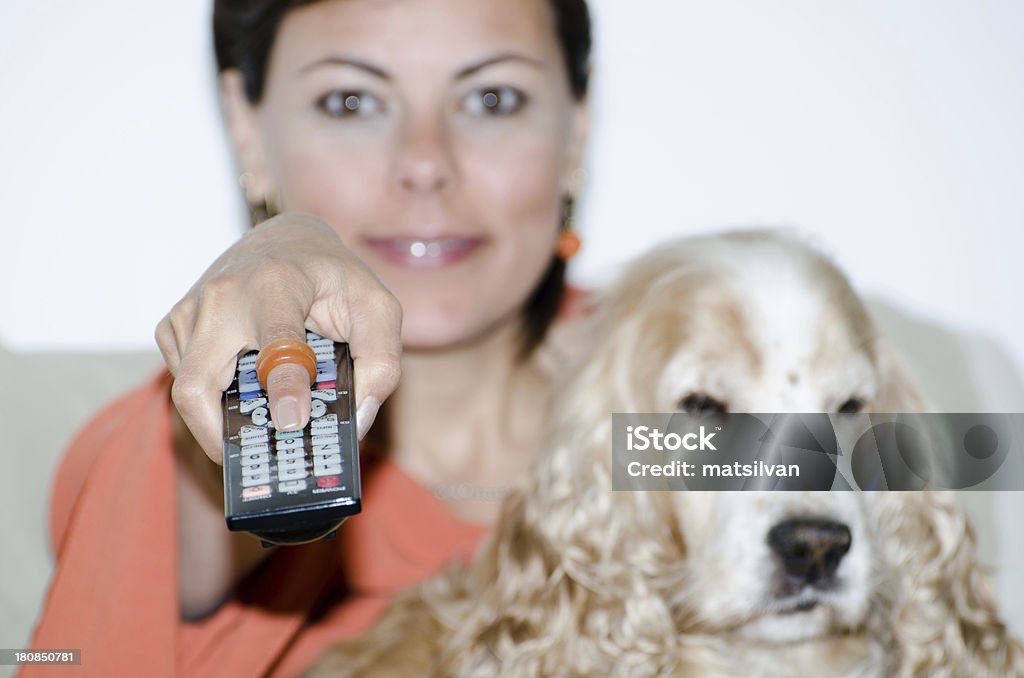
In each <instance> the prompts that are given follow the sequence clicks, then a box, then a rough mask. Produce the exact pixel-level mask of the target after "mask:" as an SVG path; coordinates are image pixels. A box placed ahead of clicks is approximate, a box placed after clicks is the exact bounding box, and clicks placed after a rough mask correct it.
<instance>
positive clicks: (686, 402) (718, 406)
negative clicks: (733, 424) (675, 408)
mask: <svg viewBox="0 0 1024 678" xmlns="http://www.w3.org/2000/svg"><path fill="white" fill-rule="evenodd" d="M679 409H680V410H682V411H683V412H686V413H687V414H690V415H693V416H695V417H713V416H716V415H719V414H725V413H726V412H728V411H729V408H728V407H726V405H725V403H723V402H722V401H720V400H715V399H714V398H712V397H711V396H709V395H708V394H706V393H691V394H690V395H688V396H686V397H685V398H683V399H682V400H680V401H679Z"/></svg>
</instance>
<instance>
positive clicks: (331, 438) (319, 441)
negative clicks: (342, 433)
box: [309, 433, 338, 448]
mask: <svg viewBox="0 0 1024 678" xmlns="http://www.w3.org/2000/svg"><path fill="white" fill-rule="evenodd" d="M309 442H310V444H311V445H312V446H313V447H314V448H315V447H316V446H317V445H330V444H331V443H337V442H338V436H337V435H336V434H334V433H332V434H331V435H328V436H311V437H310V439H309Z"/></svg>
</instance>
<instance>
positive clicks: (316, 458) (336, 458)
mask: <svg viewBox="0 0 1024 678" xmlns="http://www.w3.org/2000/svg"><path fill="white" fill-rule="evenodd" d="M340 463H341V455H340V454H315V455H313V464H314V465H316V464H319V465H320V466H324V465H326V464H340Z"/></svg>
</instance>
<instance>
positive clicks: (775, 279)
mask: <svg viewBox="0 0 1024 678" xmlns="http://www.w3.org/2000/svg"><path fill="white" fill-rule="evenodd" d="M586 322H587V323H588V326H587V331H586V332H585V333H584V335H586V336H590V337H595V338H596V340H595V341H594V342H593V346H592V349H591V350H590V352H589V354H588V355H587V356H586V358H585V359H584V360H582V362H581V365H580V367H579V369H577V370H574V371H573V376H572V377H571V378H570V380H569V382H568V383H567V384H566V386H565V388H564V390H563V392H562V393H561V395H560V396H559V397H558V399H557V403H558V404H557V406H556V410H557V411H556V412H555V413H554V415H553V423H552V425H551V429H552V430H551V435H550V443H551V444H550V447H549V449H548V450H546V452H545V453H544V454H543V455H541V456H540V457H539V459H538V461H537V463H536V464H535V467H534V470H533V473H532V475H531V476H530V478H529V480H528V482H527V484H526V485H525V486H524V487H522V488H521V489H519V490H517V491H515V492H513V493H512V494H511V495H510V496H508V497H507V498H506V501H505V504H504V507H503V514H502V517H501V519H500V520H499V522H498V524H497V526H496V529H495V530H494V533H493V536H492V537H491V538H490V540H489V541H488V542H487V543H486V544H485V545H484V547H483V551H482V553H481V555H480V557H479V559H478V560H477V561H476V562H475V564H473V565H472V566H470V567H468V568H465V569H458V570H453V571H451V572H448V573H446V574H444V575H442V576H439V577H437V578H435V579H432V580H430V581H427V582H426V583H424V584H422V585H421V586H419V587H417V588H414V589H412V590H409V591H408V592H405V593H403V594H402V595H400V596H399V597H398V599H397V600H396V601H395V602H394V604H393V605H392V606H391V608H390V609H389V610H388V612H386V613H385V614H384V616H383V618H382V619H381V620H380V621H379V622H378V623H377V625H376V626H375V627H374V628H373V629H372V630H371V631H370V632H369V633H367V634H366V635H365V636H364V637H362V638H359V639H356V640H352V641H347V642H344V643H341V644H339V645H337V646H335V647H334V648H332V649H331V650H330V651H329V652H328V654H327V655H326V656H325V657H324V658H323V659H322V661H321V662H320V663H319V664H318V665H317V666H316V667H315V669H314V670H313V671H312V672H311V673H310V674H309V675H310V676H317V677H320V676H388V677H396V678H402V677H406V676H409V677H411V676H417V677H420V676H472V677H480V678H484V677H486V678H491V677H492V676H602V677H604V676H623V677H629V678H634V677H639V676H801V677H805V676H848V675H849V676H970V677H974V676H1012V675H1017V676H1020V675H1024V649H1022V646H1021V644H1020V642H1019V641H1017V640H1015V639H1014V638H1012V637H1010V636H1009V635H1008V633H1007V631H1006V629H1005V627H1004V625H1003V624H1002V623H1001V622H1000V620H999V618H998V616H997V613H996V607H995V605H994V602H993V598H992V594H991V593H990V591H989V588H988V584H987V580H986V577H985V574H984V573H983V572H982V571H981V570H980V569H979V567H978V565H977V563H976V562H975V556H974V537H973V534H972V531H971V528H970V526H969V525H968V522H967V520H966V517H965V515H964V513H963V511H962V510H961V509H960V508H959V507H958V506H957V504H956V503H955V502H954V500H953V498H952V497H951V496H950V495H949V494H947V493H940V492H873V493H859V492H729V493H726V492H613V491H612V489H611V459H610V457H611V455H610V449H611V442H610V441H611V416H610V415H611V413H612V412H666V411H674V410H687V411H690V412H694V413H698V414H701V413H715V412H724V411H730V412H786V411H795V412H839V411H842V412H855V411H861V410H863V411H875V412H878V411H891V412H912V411H923V410H922V408H923V403H922V401H921V400H920V399H919V397H918V396H917V395H916V393H915V390H914V388H913V386H912V385H911V383H910V382H909V380H908V379H907V377H906V376H905V375H904V373H903V372H902V370H901V369H900V367H899V366H898V364H897V362H896V360H895V359H894V357H893V356H892V355H891V354H890V352H889V351H888V350H887V349H886V347H885V345H884V344H883V343H882V342H881V341H880V340H879V338H878V337H877V335H876V334H875V330H874V329H873V326H872V323H871V320H870V318H869V317H868V314H867V312H866V311H865V309H864V307H863V305H862V304H861V302H860V301H859V300H858V298H857V296H856V295H855V294H854V292H853V291H852V289H851V288H850V286H849V284H848V283H847V281H846V280H845V278H844V277H843V276H842V274H841V273H839V272H838V271H837V270H836V268H835V267H834V266H833V265H832V264H831V263H829V262H828V261H827V260H826V259H825V258H824V257H822V256H821V255H819V254H817V253H816V252H814V251H812V250H811V249H809V248H807V247H805V246H803V245H801V244H799V243H798V242H796V241H795V240H793V239H791V238H788V237H783V236H780V235H777V234H773V233H766V232H759V231H745V232H735V233H727V234H724V235H718V236H708V237H699V238H691V239H686V240H682V241H679V242H676V243H672V244H669V245H666V246H662V247H659V248H658V249H657V251H655V252H654V253H652V254H650V255H648V256H645V257H643V258H641V259H640V260H638V261H636V263H634V264H633V265H631V266H630V267H629V269H628V270H627V271H626V272H625V274H624V275H623V276H622V277H621V279H620V280H619V281H618V282H617V283H616V284H615V285H613V286H612V287H611V288H610V289H608V290H607V291H606V292H605V293H603V294H602V295H601V298H600V300H599V303H597V304H596V311H595V312H594V313H593V314H592V315H591V316H590V317H589V318H588V319H587V321H586Z"/></svg>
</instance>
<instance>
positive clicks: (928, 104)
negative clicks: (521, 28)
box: [0, 0, 1024, 628]
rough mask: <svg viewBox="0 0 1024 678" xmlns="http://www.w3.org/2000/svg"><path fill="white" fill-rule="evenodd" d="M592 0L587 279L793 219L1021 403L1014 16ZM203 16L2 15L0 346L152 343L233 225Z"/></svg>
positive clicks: (939, 348) (931, 342)
mask: <svg viewBox="0 0 1024 678" xmlns="http://www.w3.org/2000/svg"><path fill="white" fill-rule="evenodd" d="M592 2H593V9H594V14H595V19H596V28H597V35H596V37H597V44H598V50H597V54H596V64H595V67H596V73H597V79H596V82H595V89H594V101H593V103H594V112H595V117H596V127H595V130H594V140H593V141H594V143H593V146H592V153H591V157H590V162H589V168H588V173H587V176H588V181H587V187H588V190H587V195H586V196H585V200H584V201H583V209H582V213H581V216H580V223H581V226H582V230H583V235H584V238H585V241H584V250H583V251H582V253H581V255H580V257H579V258H578V261H577V263H576V264H575V266H576V268H575V270H574V271H573V275H574V276H575V277H576V279H577V280H578V281H580V282H583V283H587V282H594V281H598V280H600V279H602V278H603V277H604V276H605V275H607V273H608V272H609V271H610V270H611V269H612V268H614V266H615V265H616V264H618V263H620V262H621V261H623V260H624V259H625V258H627V257H629V256H630V255H632V254H634V253H636V252H638V251H640V250H642V249H644V248H646V247H648V246H650V245H651V244H652V243H654V242H656V241H657V240H659V239H660V238H663V237H666V236H670V235H676V234H684V233H690V232H695V231H700V230H707V229H714V228H720V227H724V226H737V225H739V226H743V225H754V224H770V225H788V226H791V227H793V228H795V229H797V230H799V231H800V232H803V233H806V234H807V235H808V237H810V238H811V239H812V240H813V241H815V242H817V243H818V244H819V245H820V246H821V247H823V248H824V249H825V250H826V251H828V252H830V253H832V254H833V255H834V257H835V258H836V259H837V261H838V262H839V263H840V265H841V266H842V267H843V268H844V269H845V270H846V271H847V272H848V273H849V274H850V276H851V277H852V279H853V280H854V282H855V284H856V285H857V287H858V288H859V289H860V290H861V291H862V292H863V293H864V294H865V295H866V296H867V297H868V298H869V300H870V301H871V304H872V307H873V308H874V310H875V311H876V313H877V314H878V316H879V318H880V320H881V321H882V324H883V326H884V327H885V328H886V330H887V331H889V332H890V333H891V334H892V335H893V337H894V339H895V340H896V342H897V344H899V345H900V346H901V347H902V348H903V350H904V351H905V352H907V353H908V354H909V355H910V358H911V362H912V363H913V367H914V368H915V371H917V372H918V374H919V376H920V377H921V379H922V381H923V382H924V383H925V386H926V388H928V389H929V391H930V393H931V395H932V398H933V400H934V401H935V402H936V403H937V405H938V406H939V407H940V408H941V409H945V410H967V409H990V410H1004V411H1024V386H1022V377H1021V374H1022V372H1024V312H1022V310H1024V307H1022V304H1021V302H1020V300H1019V298H1018V295H1019V294H1020V291H1021V290H1022V289H1024V267H1022V266H1021V252H1022V251H1024V198H1022V194H1024V124H1022V123H1021V121H1024V87H1022V83H1024V42H1022V41H1021V39H1020V36H1021V34H1022V31H1024V3H1021V2H1018V1H1016V0H991V1H989V2H985V3H968V2H950V1H941V0H904V1H901V2H891V1H883V0H864V1H861V2H856V3H853V2H838V1H837V0H799V1H797V0H779V1H776V2H772V3H749V2H739V1H738V0H715V2H697V1H696V0H686V1H678V0H676V1H671V2H669V1H658V0H629V1H628V2H627V1H624V0H592ZM210 4H211V3H210V2H209V0H178V1H177V2H175V3H149V2H137V1H136V2H130V1H129V0H104V1H103V2H90V3H82V2H70V1H67V0H65V1H64V2H47V3H41V2H31V1H30V0H5V1H4V2H3V3H2V4H0V123H2V124H0V206H2V211H3V215H4V218H3V223H2V224H0V235H2V241H0V242H2V243H3V244H2V245H0V252H2V255H0V256H2V265H0V290H2V292H0V342H2V343H3V344H5V345H6V346H7V347H8V348H14V349H20V350H38V349H101V350H108V349H128V348H133V349H134V348H149V347H152V346H153V342H152V330H153V327H154V326H155V325H156V323H157V321H158V320H159V319H160V317H161V316H162V315H163V314H164V313H165V312H166V311H167V310H168V309H169V308H170V306H171V305H172V304H173V303H174V301H176V300H177V299H178V298H179V297H180V296H181V295H182V294H183V293H184V292H185V290H186V289H187V288H188V287H189V285H190V284H191V282H192V281H193V280H194V279H195V278H196V277H197V276H198V275H199V274H200V273H201V271H202V270H203V269H204V268H205V267H206V266H207V265H208V264H209V262H210V261H212V260H213V258H214V257H215V256H216V255H217V254H218V253H219V252H220V251H221V250H223V249H224V248H225V247H226V246H227V245H228V244H229V243H230V242H231V241H232V240H233V239H235V238H236V237H237V236H238V234H239V233H240V232H241V229H242V227H243V223H244V212H243V209H242V203H241V199H240V197H239V195H238V191H237V186H236V184H235V174H234V170H233V167H232V164H231V161H230V159H229V156H228V153H227V146H226V140H225V135H224V134H223V133H222V128H221V122H220V118H219V114H218V109H217V106H216V102H215V100H214V98H213V95H214V86H213V77H212V73H213V57H212V50H211V48H210V46H209V44H210V38H209V19H208V13H209V5H210ZM972 501H975V502H977V503H979V505H983V510H986V511H990V512H991V513H992V515H993V516H994V519H995V521H996V522H995V524H996V527H995V528H993V530H992V531H990V532H989V533H987V534H986V533H983V534H982V538H983V547H984V549H986V551H987V552H988V553H989V554H990V556H991V558H992V560H993V562H996V563H997V564H998V565H999V566H1000V568H1002V569H1003V571H1004V572H1005V571H1012V568H1017V569H1018V570H1019V569H1020V568H1021V567H1024V545H1022V541H1024V540H1021V539H1019V536H1020V535H1021V529H1020V527H1019V526H1018V525H1017V523H1016V522H1015V520H1014V516H1015V515H1019V514H1020V513H1021V512H1022V511H1024V497H1022V495H1020V494H1017V495H1013V494H1002V495H998V496H992V497H989V496H987V495H986V496H985V497H978V498H973V499H972ZM997 535H998V538H996V537H997ZM1014 536H1017V537H1018V538H1016V539H1014V538H1013V537H1014ZM1014 549H1016V550H1014ZM1009 579H1010V578H1008V577H1005V576H1004V577H1003V584H1002V586H1003V587H1004V591H1009V590H1010V588H1009V587H1010V585H1011V584H1009V583H1007V582H1008V581H1009ZM1014 605H1016V607H1015V608H1014V609H1013V610H1012V612H1011V614H1013V615H1015V616H1016V619H1018V620H1020V621H1019V622H1018V623H1019V624H1021V626H1019V628H1024V624H1022V622H1024V596H1019V597H1018V599H1017V601H1016V602H1011V607H1013V606H1014Z"/></svg>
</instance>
